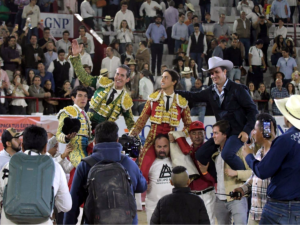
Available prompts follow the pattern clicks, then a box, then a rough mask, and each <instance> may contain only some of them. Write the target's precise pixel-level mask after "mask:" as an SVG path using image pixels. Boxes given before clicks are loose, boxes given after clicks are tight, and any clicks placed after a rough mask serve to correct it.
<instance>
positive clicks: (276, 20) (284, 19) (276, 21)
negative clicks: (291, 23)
mask: <svg viewBox="0 0 300 225" xmlns="http://www.w3.org/2000/svg"><path fill="white" fill-rule="evenodd" d="M278 20H279V18H275V23H278ZM282 20H283V22H284V23H287V18H282Z"/></svg>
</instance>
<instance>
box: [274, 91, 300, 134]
mask: <svg viewBox="0 0 300 225" xmlns="http://www.w3.org/2000/svg"><path fill="white" fill-rule="evenodd" d="M275 104H276V106H277V108H278V109H279V111H280V112H281V113H282V115H283V116H284V117H285V118H286V119H287V120H288V121H289V122H290V123H291V124H292V125H293V126H294V127H296V128H297V129H300V95H292V96H291V97H289V98H284V99H275Z"/></svg>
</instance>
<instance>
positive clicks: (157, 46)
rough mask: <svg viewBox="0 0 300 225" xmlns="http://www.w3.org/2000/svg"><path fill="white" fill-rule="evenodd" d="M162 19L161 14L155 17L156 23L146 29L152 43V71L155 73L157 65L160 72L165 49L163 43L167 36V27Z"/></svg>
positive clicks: (157, 71)
mask: <svg viewBox="0 0 300 225" xmlns="http://www.w3.org/2000/svg"><path fill="white" fill-rule="evenodd" d="M161 21H162V17H161V15H157V16H156V17H155V23H151V24H150V25H149V27H148V29H147V31H146V37H147V38H148V40H149V42H150V43H151V47H150V49H151V71H152V73H153V74H155V65H156V68H157V70H156V73H157V74H158V73H160V67H161V61H162V55H163V50H164V46H163V43H164V41H165V39H166V38H167V33H166V29H165V27H164V26H163V25H162V24H161ZM156 59H157V64H156Z"/></svg>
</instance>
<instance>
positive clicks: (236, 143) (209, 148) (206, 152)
mask: <svg viewBox="0 0 300 225" xmlns="http://www.w3.org/2000/svg"><path fill="white" fill-rule="evenodd" d="M242 146H243V142H242V141H241V140H240V139H239V138H238V135H231V136H229V138H228V139H227V141H226V143H225V145H224V148H223V150H222V153H221V156H222V158H223V159H224V161H225V162H226V163H227V164H228V165H229V166H230V167H231V169H233V170H245V165H244V163H243V161H242V159H241V158H240V157H238V156H237V155H236V153H237V152H238V151H239V150H240V148H241V147H242ZM217 147H218V146H217V145H215V142H214V139H213V138H210V139H208V141H207V142H205V143H204V144H203V145H202V146H201V147H200V149H199V150H198V151H197V152H196V159H197V160H198V161H199V162H200V163H201V164H203V165H207V163H208V162H210V159H211V156H212V155H213V154H214V153H215V152H216V151H218V149H217Z"/></svg>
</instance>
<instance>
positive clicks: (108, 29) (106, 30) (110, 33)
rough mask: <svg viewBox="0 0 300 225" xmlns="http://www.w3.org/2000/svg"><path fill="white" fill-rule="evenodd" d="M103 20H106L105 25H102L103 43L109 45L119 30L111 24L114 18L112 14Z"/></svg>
mask: <svg viewBox="0 0 300 225" xmlns="http://www.w3.org/2000/svg"><path fill="white" fill-rule="evenodd" d="M103 21H104V22H105V25H104V26H103V27H102V33H103V43H104V44H106V45H107V46H109V45H110V43H111V42H112V40H114V39H115V37H116V35H117V31H116V30H115V27H114V25H113V24H111V22H112V21H113V19H112V18H111V17H110V16H105V18H104V20H103Z"/></svg>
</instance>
